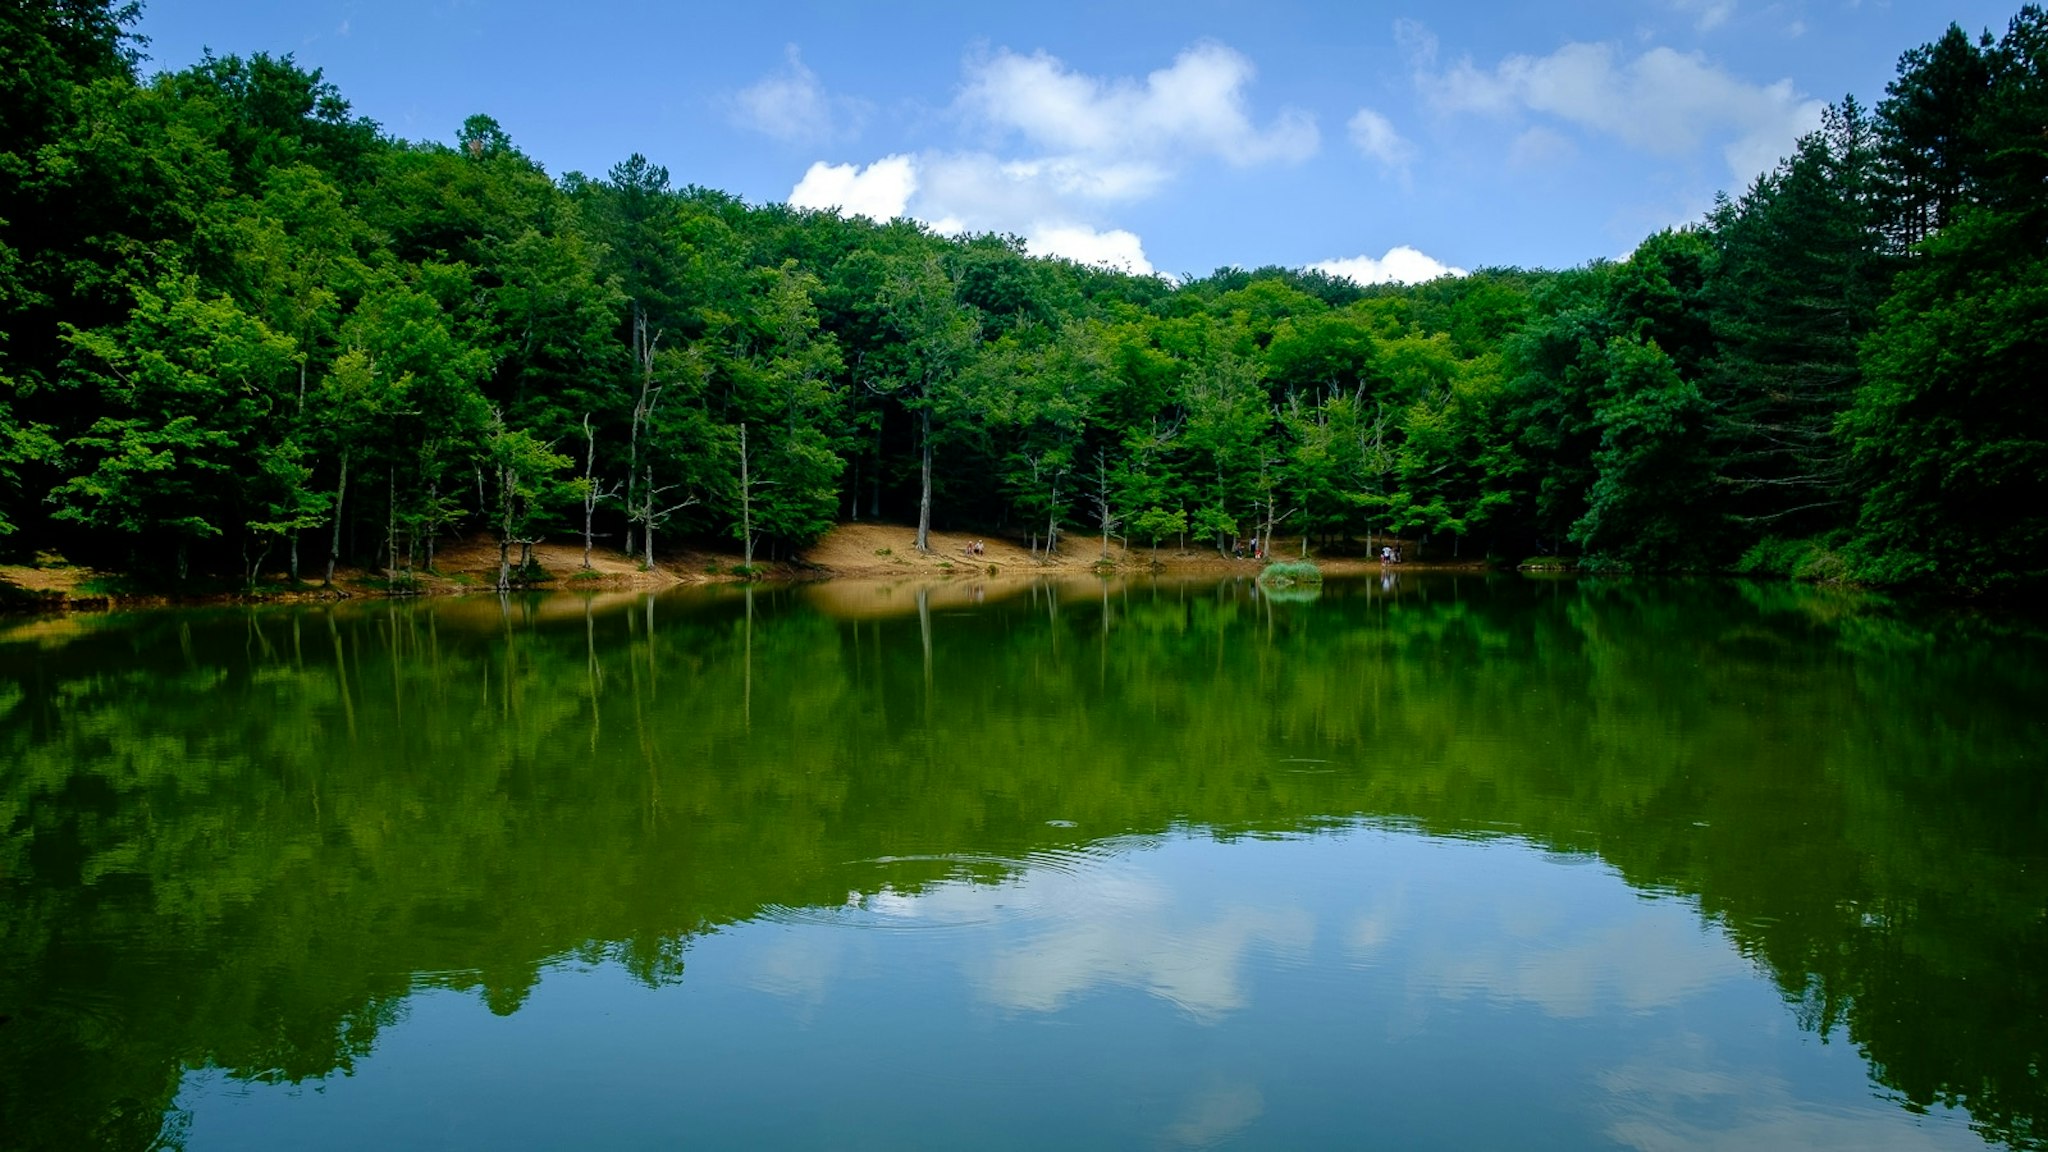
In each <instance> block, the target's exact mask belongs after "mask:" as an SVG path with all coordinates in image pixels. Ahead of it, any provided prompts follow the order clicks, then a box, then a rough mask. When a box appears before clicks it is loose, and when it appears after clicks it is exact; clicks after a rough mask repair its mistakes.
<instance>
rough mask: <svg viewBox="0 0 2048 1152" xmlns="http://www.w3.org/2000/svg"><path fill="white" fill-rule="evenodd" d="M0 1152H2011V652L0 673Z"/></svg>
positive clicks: (2030, 905) (1231, 653) (1537, 603)
mask: <svg viewBox="0 0 2048 1152" xmlns="http://www.w3.org/2000/svg"><path fill="white" fill-rule="evenodd" d="M0 1017H4V1022H0V1146H5V1147H8V1148H24V1149H42V1148H52V1149H59V1148H62V1149H70V1148H109V1149H144V1148H150V1147H184V1148H191V1149H273V1148H293V1149H324V1148H335V1149H343V1148H365V1147H408V1148H456V1149H470V1148H475V1149H500V1148H591V1147H604V1148H669V1147H675V1146H678V1145H685V1144H687V1145H690V1146H693V1147H733V1148H738V1147H746V1148H755V1147H796V1148H804V1147H830V1148H875V1149H898V1148H958V1147H977V1148H1137V1147H1144V1148H1169V1149H1170V1148H1201V1147H1347V1148H1351V1147H1385V1148H1456V1149H1463V1148H1474V1147H1515V1148H1560V1149H1582V1148H1632V1149H1645V1150H1663V1149H1692V1148H1758V1147H1803V1148H1841V1149H1923V1148H1925V1149H1940V1148H1977V1147H1985V1146H1994V1147H1997V1146H2009V1147H2015V1148H2040V1147H2043V1146H2048V1082H2044V1070H2048V1069H2044V1064H2048V1061H2044V1048H2048V641H2044V639H2043V634H2042V632H2041V631H2040V630H2039V629H2036V628H2031V627H2029V626H2025V625H2022V624H2019V623H2016V622H2014V621H2011V620H2000V619H1999V618H1996V617H1985V616H1979V615H1971V614H1961V613H1953V612H1937V611H1931V610H1916V609H1912V608H1910V607H1902V606H1898V605H1893V604H1889V603H1885V602H1882V601H1877V600H1872V599H1869V598H1866V597H1861V596H1858V595H1856V594H1853V593H1847V592H1838V591H1829V590H1824V589H1812V588H1802V587H1793V586H1785V585H1772V584H1742V583H1733V582H1720V581H1697V582H1686V581H1648V580H1645V581H1602V580H1593V579H1577V580H1574V579H1532V578H1521V577H1512V576H1507V577H1493V578H1480V577H1473V576H1463V577H1451V576H1437V577H1429V576H1425V575H1403V576H1402V577H1400V578H1399V579H1391V578H1389V579H1386V580H1381V579H1368V580H1358V581H1343V582H1333V583H1331V584H1330V585H1329V586H1327V587H1326V588H1325V589H1323V590H1322V591H1321V593H1320V594H1319V595H1318V594H1314V593H1303V592H1298V591H1297V592H1293V593H1291V594H1286V595H1282V596H1279V597H1267V596H1265V595H1262V594H1261V593H1260V592H1259V591H1258V590H1257V588H1256V586H1255V585H1253V584H1252V583H1250V582H1248V581H1239V580H1231V581H1223V582H1216V581H1210V582H1201V583H1129V584H1108V583H1100V582H1096V581H1092V580H1090V581H1083V582H1073V583H1067V584H1052V583H1033V582H1011V583H998V582H989V583H985V584H978V583H972V582H966V581H954V582H949V583H946V584H941V585H936V586H930V587H918V586H913V585H897V586H884V585H870V584H851V583H847V584H821V585H813V586H805V587H794V588H755V589H745V588H740V587H736V586H721V587H714V588H708V589H685V590H679V591H675V592H670V593H663V594H659V595H644V594H623V593H621V594H608V595H598V596H577V595H573V594H569V593H556V594H552V595H536V596H530V597H514V598H511V599H509V600H502V601H501V600H499V599H497V598H495V597H481V598H464V599H441V600H431V601H415V602H385V601H377V602H364V601H349V602H344V603H339V604H334V605H300V606H268V607H255V608H209V609H164V610H157V611H147V612H139V613H130V614H117V615H107V616H73V617H66V618H51V619H32V620H15V621H0Z"/></svg>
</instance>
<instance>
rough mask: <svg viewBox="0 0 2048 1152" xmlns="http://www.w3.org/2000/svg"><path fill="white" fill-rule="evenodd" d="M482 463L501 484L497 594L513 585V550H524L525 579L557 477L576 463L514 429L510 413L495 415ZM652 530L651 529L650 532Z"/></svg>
mask: <svg viewBox="0 0 2048 1152" xmlns="http://www.w3.org/2000/svg"><path fill="white" fill-rule="evenodd" d="M483 449H484V453H483V462H484V464H485V466H486V467H487V468H488V469H489V471H490V473H491V478H492V479H493V480H494V481H495V482H496V485H497V490H498V494H497V503H498V508H497V514H496V515H495V516H493V517H492V520H493V527H494V528H495V529H496V532H497V537H498V590H499V591H500V592H503V591H505V590H506V589H508V588H510V587H511V586H512V571H513V569H512V559H511V556H512V545H513V544H518V545H520V549H521V553H520V557H519V572H520V577H521V579H524V578H525V575H526V572H527V569H528V566H529V564H530V563H531V557H532V546H533V543H534V528H535V527H536V525H537V524H538V523H539V522H540V520H541V518H542V517H543V516H545V515H546V513H547V511H548V507H547V505H548V503H549V497H550V496H552V495H554V492H553V487H554V485H553V481H554V478H555V474H556V473H558V472H560V471H561V470H562V469H564V468H567V467H569V466H570V464H571V463H572V461H571V460H570V459H569V458H568V457H567V456H564V455H562V454H560V453H558V452H556V451H555V450H554V449H553V447H551V446H550V445H547V444H543V443H542V442H541V441H539V440H537V439H535V438H534V436H533V435H532V433H529V432H526V431H525V430H523V429H516V428H509V427H507V426H506V424H505V414H504V412H502V411H500V410H498V409H495V408H494V409H492V410H491V417H490V425H489V428H488V431H487V434H486V437H485V440H484V445H483ZM650 531H651V529H650Z"/></svg>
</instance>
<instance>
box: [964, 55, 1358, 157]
mask: <svg viewBox="0 0 2048 1152" xmlns="http://www.w3.org/2000/svg"><path fill="white" fill-rule="evenodd" d="M1255 74H1256V70H1255V69H1254V68H1253V67H1252V64H1251V61H1249V60H1247V59H1245V58H1244V57H1243V56H1242V55H1240V54H1238V53H1237V52H1235V51H1232V50H1231V49H1229V48H1227V47H1225V46H1223V45H1221V44H1198V45H1196V46H1195V47H1193V48H1189V49H1188V50H1187V51H1185V52H1182V53H1181V54H1180V55H1179V56H1178V57H1177V58H1175V60H1174V62H1173V64H1172V66H1171V67H1168V68H1162V69H1159V70H1158V71H1155V72H1153V73H1151V74H1150V75H1148V76H1146V77H1145V79H1144V81H1143V82H1142V83H1140V82H1138V81H1136V80H1132V79H1128V78H1119V79H1112V80H1105V79H1101V78H1098V77H1094V76H1087V75H1083V74H1081V73H1079V72H1073V71H1070V70H1068V68H1067V66H1066V65H1065V64H1062V63H1061V62H1060V61H1059V60H1058V59H1056V58H1054V57H1052V56H1049V55H1047V54H1045V53H1043V52H1036V53H1033V54H1031V55H1029V56H1021V55H1018V54H1017V53H1014V52H1009V51H1002V52H998V53H996V54H995V55H994V56H992V57H989V58H988V59H986V60H983V61H980V62H978V63H976V64H973V65H970V66H969V69H968V82H967V87H966V90H965V91H964V92H962V93H961V96H960V100H959V109H960V110H961V111H962V112H963V113H965V114H967V115H968V116H970V117H972V118H975V119H977V120H980V121H982V122H984V123H986V124H988V125H990V126H992V127H995V128H997V129H1001V130H1008V131H1014V132H1016V133H1018V134H1020V135H1022V136H1023V137H1024V138H1025V139H1026V140H1028V141H1030V142H1031V143H1032V144H1034V145H1036V146H1038V147H1040V148H1044V149H1047V150H1049V151H1051V152H1055V153H1064V154H1069V155H1077V156H1088V157H1095V158H1109V159H1118V160H1121V159H1124V158H1127V157H1131V156H1154V157H1177V156H1189V155H1209V156H1216V157H1220V158H1221V159H1223V160H1224V161H1226V162H1227V163H1230V164H1233V165H1238V166H1240V167H1243V166H1250V165H1256V164H1265V163H1270V162H1275V161H1279V162H1288V161H1299V160H1305V159H1307V158H1308V157H1310V156H1312V155H1314V154H1315V151H1316V148H1317V146H1318V144H1319V143H1320V137H1319V135H1318V133H1317V131H1316V124H1315V118H1314V117H1312V116H1310V115H1309V114H1308V113H1306V112H1301V111H1298V110H1294V109H1287V110H1283V111H1282V112H1281V113H1280V114H1279V115H1278V116H1277V117H1276V118H1275V119H1274V121H1273V122H1272V123H1271V124H1270V125H1268V126H1266V127H1265V128H1260V127H1258V126H1257V125H1255V124H1254V123H1253V122H1252V118H1251V114H1250V113H1249V112H1248V111H1247V110H1246V107H1245V103H1246V102H1245V90H1246V89H1247V88H1248V87H1249V86H1250V84H1251V81H1252V78H1253V76H1254V75H1255Z"/></svg>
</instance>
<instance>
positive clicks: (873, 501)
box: [868, 405, 889, 520]
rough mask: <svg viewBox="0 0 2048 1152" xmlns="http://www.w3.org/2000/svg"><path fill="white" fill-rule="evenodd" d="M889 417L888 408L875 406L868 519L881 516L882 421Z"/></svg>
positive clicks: (875, 518)
mask: <svg viewBox="0 0 2048 1152" xmlns="http://www.w3.org/2000/svg"><path fill="white" fill-rule="evenodd" d="M888 418H889V409H888V408H886V407H883V406H881V405H877V406H876V408H875V487H874V490H873V492H872V493H870V494H869V497H868V519H870V520H880V519H881V518H882V422H883V421H884V420H887V419H888Z"/></svg>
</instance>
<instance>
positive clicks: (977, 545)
mask: <svg viewBox="0 0 2048 1152" xmlns="http://www.w3.org/2000/svg"><path fill="white" fill-rule="evenodd" d="M961 550H962V551H964V552H966V553H967V554H968V555H969V556H986V555H988V545H987V544H984V543H982V542H981V541H979V540H969V541H968V542H967V543H966V544H964V545H962V546H961Z"/></svg>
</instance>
